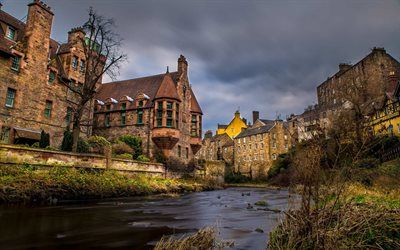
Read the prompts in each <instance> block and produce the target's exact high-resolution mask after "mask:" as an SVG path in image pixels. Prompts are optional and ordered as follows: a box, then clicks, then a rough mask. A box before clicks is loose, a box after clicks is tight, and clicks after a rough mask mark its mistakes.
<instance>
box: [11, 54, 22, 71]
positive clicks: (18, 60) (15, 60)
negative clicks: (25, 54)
mask: <svg viewBox="0 0 400 250" xmlns="http://www.w3.org/2000/svg"><path fill="white" fill-rule="evenodd" d="M20 65H21V57H19V56H13V57H12V62H11V69H12V70H15V71H19V68H20Z"/></svg>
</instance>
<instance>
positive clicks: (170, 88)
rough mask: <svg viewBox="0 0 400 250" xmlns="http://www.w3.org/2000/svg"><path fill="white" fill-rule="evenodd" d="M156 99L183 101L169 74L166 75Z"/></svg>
mask: <svg viewBox="0 0 400 250" xmlns="http://www.w3.org/2000/svg"><path fill="white" fill-rule="evenodd" d="M154 98H172V99H176V100H179V101H180V100H181V99H180V98H179V95H178V92H177V91H176V86H175V83H174V81H173V80H172V78H171V75H170V74H169V73H166V74H164V77H163V79H162V81H161V84H160V87H159V88H158V90H157V93H156V95H155V96H154Z"/></svg>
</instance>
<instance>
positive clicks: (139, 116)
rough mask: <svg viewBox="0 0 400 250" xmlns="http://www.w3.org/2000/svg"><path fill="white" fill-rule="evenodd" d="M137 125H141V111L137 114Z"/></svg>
mask: <svg viewBox="0 0 400 250" xmlns="http://www.w3.org/2000/svg"><path fill="white" fill-rule="evenodd" d="M136 123H137V124H143V111H142V110H139V111H138V112H137V122H136Z"/></svg>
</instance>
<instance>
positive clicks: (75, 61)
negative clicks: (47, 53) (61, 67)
mask: <svg viewBox="0 0 400 250" xmlns="http://www.w3.org/2000/svg"><path fill="white" fill-rule="evenodd" d="M72 68H73V69H74V70H77V69H78V57H76V56H73V57H72Z"/></svg>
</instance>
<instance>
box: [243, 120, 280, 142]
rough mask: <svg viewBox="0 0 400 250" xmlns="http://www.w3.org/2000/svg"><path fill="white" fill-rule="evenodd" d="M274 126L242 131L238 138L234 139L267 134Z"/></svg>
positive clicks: (269, 125)
mask: <svg viewBox="0 0 400 250" xmlns="http://www.w3.org/2000/svg"><path fill="white" fill-rule="evenodd" d="M274 126H275V124H268V125H265V126H261V127H257V128H248V129H244V130H243V131H242V132H240V134H239V135H238V136H236V139H237V138H243V137H247V136H251V135H258V134H264V133H267V132H269V131H270V130H271V128H273V127H274Z"/></svg>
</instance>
